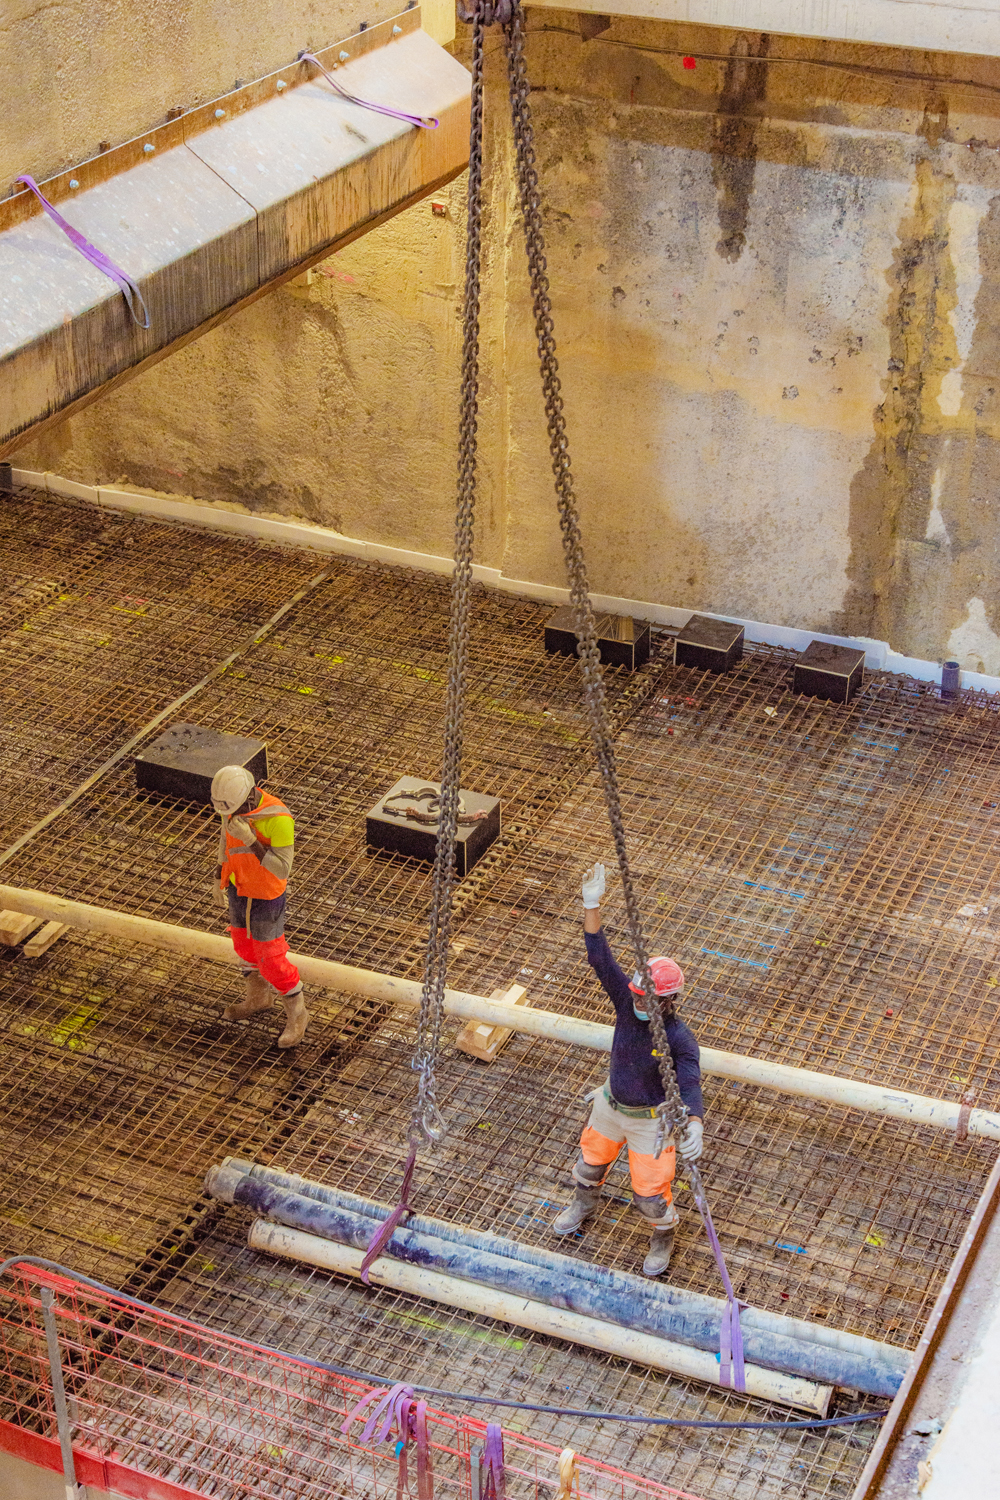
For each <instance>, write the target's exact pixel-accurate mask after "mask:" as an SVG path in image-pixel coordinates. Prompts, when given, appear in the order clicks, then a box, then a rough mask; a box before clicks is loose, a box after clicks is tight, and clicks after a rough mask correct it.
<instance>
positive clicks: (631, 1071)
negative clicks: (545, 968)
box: [552, 864, 704, 1276]
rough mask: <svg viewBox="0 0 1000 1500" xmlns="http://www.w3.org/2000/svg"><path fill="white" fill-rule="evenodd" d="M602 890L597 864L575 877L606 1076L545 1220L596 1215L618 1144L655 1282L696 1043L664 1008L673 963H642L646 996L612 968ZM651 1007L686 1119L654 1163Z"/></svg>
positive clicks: (637, 981)
mask: <svg viewBox="0 0 1000 1500" xmlns="http://www.w3.org/2000/svg"><path fill="white" fill-rule="evenodd" d="M605 885H606V879H605V873H604V866H603V865H600V864H595V865H594V867H593V869H591V870H588V871H587V873H586V875H585V876H584V878H583V929H584V941H585V942H586V945H587V958H588V959H589V961H590V963H591V966H592V967H593V968H594V970H595V971H596V973H597V977H598V979H599V980H600V981H601V985H602V986H603V988H604V991H605V993H606V994H607V996H608V999H609V1000H610V1001H611V1003H612V1005H613V1006H614V1008H615V1017H616V1019H615V1029H614V1037H613V1039H612V1043H611V1071H610V1074H609V1077H608V1079H607V1081H606V1082H605V1083H603V1084H602V1085H601V1086H600V1088H597V1089H595V1090H594V1092H593V1094H591V1095H590V1098H591V1101H592V1107H591V1111H590V1118H589V1120H588V1121H587V1124H586V1126H585V1128H584V1131H583V1135H582V1136H581V1137H580V1155H579V1157H578V1159H577V1162H576V1165H575V1166H574V1168H573V1181H574V1183H575V1186H576V1192H575V1196H574V1199H573V1202H572V1203H571V1204H569V1206H568V1207H567V1208H564V1209H563V1210H562V1212H561V1213H560V1214H559V1215H558V1217H557V1218H556V1219H555V1220H554V1221H553V1225H552V1228H553V1229H554V1230H555V1232H556V1234H572V1233H573V1232H574V1231H575V1230H578V1229H580V1228H581V1227H582V1225H583V1224H584V1222H585V1221H586V1220H587V1219H588V1218H589V1217H590V1215H591V1214H593V1213H595V1212H596V1210H597V1208H598V1207H599V1205H600V1201H601V1185H602V1184H603V1182H604V1179H605V1178H606V1177H607V1175H608V1172H609V1171H610V1169H611V1166H612V1164H613V1163H614V1162H615V1161H616V1160H617V1158H618V1157H619V1155H620V1154H621V1149H622V1147H623V1146H627V1147H628V1164H629V1175H630V1177H631V1179H632V1202H633V1203H634V1205H635V1207H636V1208H637V1209H638V1210H639V1212H640V1213H641V1214H642V1216H643V1218H645V1219H646V1220H647V1221H648V1222H649V1225H650V1228H651V1231H652V1235H651V1239H650V1246H649V1253H648V1254H647V1256H646V1259H645V1260H644V1262H643V1266H642V1269H643V1271H644V1273H645V1274H646V1275H647V1276H662V1275H663V1273H664V1271H666V1269H667V1267H668V1266H669V1264H670V1255H671V1251H672V1249H673V1239H674V1229H675V1227H676V1225H677V1222H678V1219H677V1210H676V1208H675V1207H674V1204H673V1199H672V1192H671V1189H672V1184H673V1180H674V1172H675V1169H676V1157H677V1148H678V1147H679V1150H680V1154H681V1157H682V1158H683V1159H684V1160H686V1161H697V1159H698V1157H699V1156H700V1155H701V1144H702V1117H703V1114H704V1110H703V1105H702V1097H701V1066H700V1061H699V1052H698V1043H697V1041H696V1040H695V1038H694V1034H693V1032H691V1031H690V1030H689V1028H688V1027H687V1026H685V1025H684V1023H683V1021H680V1020H678V1018H677V1015H676V1012H675V1009H674V1007H675V1006H676V1004H677V1001H678V999H679V997H680V995H681V992H682V991H683V989H684V975H683V973H682V972H681V970H680V968H679V967H678V965H677V964H676V963H675V962H674V960H673V959H672V958H664V957H657V958H652V959H650V961H649V970H650V975H651V977H652V980H653V985H654V987H655V990H656V994H655V996H653V997H652V998H650V997H649V996H648V995H646V994H645V992H644V990H643V984H642V975H641V974H640V973H639V972H638V971H636V973H635V974H634V975H633V977H632V981H631V983H630V982H629V978H628V975H627V974H626V973H625V971H624V969H622V967H621V965H620V964H619V963H618V962H617V961H616V959H615V956H614V954H613V953H612V952H611V948H610V947H609V945H608V940H607V938H606V937H605V935H604V933H603V932H602V931H601V911H600V906H601V897H602V896H603V895H604V891H605ZM656 1004H659V1005H660V1007H661V1009H662V1012H663V1019H664V1022H665V1024H666V1031H667V1042H668V1045H669V1047H670V1055H671V1057H672V1059H673V1064H674V1071H675V1073H676V1075H677V1086H678V1088H679V1089H680V1094H681V1098H682V1099H683V1101H684V1103H685V1104H686V1105H687V1107H688V1112H689V1119H688V1123H687V1127H686V1129H685V1131H684V1133H683V1135H682V1136H681V1139H680V1141H679V1143H677V1146H675V1142H674V1141H673V1139H672V1138H671V1139H668V1140H667V1143H666V1145H665V1146H664V1148H663V1150H662V1151H661V1153H660V1155H659V1156H656V1155H654V1151H655V1142H656V1132H657V1123H658V1121H657V1106H658V1105H660V1104H662V1103H663V1080H662V1078H661V1077H660V1068H659V1062H658V1054H657V1053H656V1051H655V1050H654V1046H653V1034H652V1031H651V1029H650V1025H649V1010H650V1006H651V1005H656Z"/></svg>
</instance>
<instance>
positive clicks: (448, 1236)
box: [222, 1156, 910, 1371]
mask: <svg viewBox="0 0 1000 1500" xmlns="http://www.w3.org/2000/svg"><path fill="white" fill-rule="evenodd" d="M222 1165H223V1167H224V1168H230V1169H232V1170H233V1171H236V1172H240V1173H242V1174H243V1175H244V1176H250V1177H259V1178H260V1179H261V1180H262V1181H264V1182H273V1183H275V1184H276V1185H277V1186H278V1187H287V1188H290V1189H291V1190H292V1192H294V1193H303V1194H304V1195H305V1196H306V1197H307V1198H317V1199H318V1200H319V1202H321V1203H332V1204H335V1205H337V1206H339V1207H341V1208H346V1209H349V1210H350V1211H351V1212H352V1213H359V1214H363V1215H365V1216H366V1217H367V1218H371V1219H373V1220H377V1221H381V1220H383V1219H387V1218H388V1217H389V1214H390V1213H391V1211H392V1210H391V1209H389V1208H386V1207H385V1205H384V1204H382V1203H374V1202H373V1201H372V1200H371V1199H370V1198H362V1197H361V1196H360V1195H359V1194H358V1193H350V1192H347V1191H346V1190H345V1189H344V1188H335V1187H328V1186H327V1185H326V1184H325V1183H321V1182H312V1181H310V1179H309V1178H308V1177H297V1176H294V1175H293V1174H291V1173H289V1172H279V1171H278V1170H277V1169H276V1168H275V1167H261V1166H258V1165H257V1164H256V1163H255V1162H250V1161H243V1160H241V1159H240V1158H238V1157H234V1156H227V1157H226V1158H225V1159H224V1160H223V1163H222ZM407 1224H408V1226H409V1228H410V1229H415V1230H416V1231H417V1232H418V1233H420V1234H430V1235H435V1236H437V1238H439V1239H442V1240H450V1241H455V1242H458V1243H459V1244H463V1245H477V1246H479V1248H480V1249H482V1250H485V1251H487V1252H488V1253H490V1254H494V1255H504V1256H508V1257H510V1258H512V1259H514V1260H523V1261H526V1262H527V1263H528V1264H529V1265H535V1266H545V1267H547V1268H549V1269H550V1270H551V1271H553V1272H554V1273H556V1274H558V1275H561V1276H577V1277H582V1278H584V1279H585V1280H587V1281H589V1282H591V1283H592V1284H594V1283H599V1284H600V1285H602V1286H612V1287H617V1288H618V1289H620V1290H623V1291H626V1292H628V1293H629V1294H630V1295H631V1296H633V1297H639V1298H644V1299H646V1300H650V1301H655V1302H663V1301H667V1302H670V1303H671V1304H673V1305H675V1306H684V1307H687V1306H689V1305H691V1306H698V1307H703V1308H704V1309H705V1311H706V1313H707V1315H709V1316H712V1315H714V1316H720V1315H721V1312H722V1309H723V1307H724V1305H725V1304H724V1303H723V1302H722V1301H721V1300H720V1299H719V1298H717V1297H708V1296H706V1295H705V1294H704V1293H701V1292H692V1291H689V1290H687V1289H681V1288H679V1287H673V1286H671V1285H670V1284H669V1282H664V1281H651V1280H647V1279H646V1278H645V1277H643V1276H633V1275H630V1274H629V1272H627V1271H616V1270H612V1269H611V1267H609V1266H600V1265H594V1264H592V1263H590V1262H588V1261H583V1260H578V1259H576V1258H575V1257H573V1256H570V1255H563V1254H560V1252H559V1251H557V1250H546V1249H545V1248H544V1247H542V1246H540V1245H522V1244H520V1243H519V1242H518V1241H516V1240H510V1239H505V1238H503V1237H502V1236H501V1235H497V1234H493V1233H492V1232H491V1231H489V1230H482V1229H471V1228H467V1227H465V1226H464V1225H459V1224H451V1223H449V1222H448V1221H447V1220H445V1219H433V1218H430V1217H429V1216H427V1215H425V1214H411V1215H410V1217H409V1219H408V1220H407ZM740 1317H741V1323H742V1326H743V1327H753V1328H761V1329H769V1330H770V1331H771V1332H773V1333H777V1334H781V1335H782V1336H783V1337H786V1338H797V1339H800V1340H802V1341H803V1342H805V1343H807V1344H822V1345H823V1346H824V1347H825V1348H830V1349H841V1350H844V1351H846V1352H847V1353H853V1354H858V1355H861V1356H864V1357H870V1356H871V1352H872V1350H873V1349H874V1350H875V1351H877V1358H879V1359H880V1360H881V1359H889V1360H890V1361H891V1362H892V1363H893V1364H894V1365H898V1367H899V1369H900V1370H903V1371H905V1369H906V1367H907V1365H908V1363H909V1359H910V1353H909V1350H908V1349H902V1348H900V1347H899V1346H898V1345H892V1344H883V1343H880V1342H879V1341H878V1340H876V1339H869V1338H865V1337H864V1336H863V1335H862V1334H858V1333H845V1332H844V1331H843V1330H842V1329H840V1328H830V1327H827V1326H826V1325H824V1324H822V1323H809V1322H807V1321H806V1320H805V1319H804V1318H789V1317H787V1316H785V1315H784V1314H782V1313H773V1312H767V1311H766V1310H765V1309H764V1308H760V1307H748V1308H746V1309H745V1310H744V1311H743V1312H742V1313H741V1315H740Z"/></svg>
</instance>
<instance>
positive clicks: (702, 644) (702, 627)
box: [674, 615, 743, 672]
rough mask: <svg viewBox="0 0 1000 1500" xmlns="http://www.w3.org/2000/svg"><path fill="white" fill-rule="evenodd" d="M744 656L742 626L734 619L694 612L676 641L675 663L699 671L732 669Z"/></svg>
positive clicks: (725, 670) (729, 670)
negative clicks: (720, 618) (714, 617)
mask: <svg viewBox="0 0 1000 1500" xmlns="http://www.w3.org/2000/svg"><path fill="white" fill-rule="evenodd" d="M742 659H743V626H742V625H737V624H736V622H735V620H714V619H712V618H711V616H710V615H692V616H691V618H690V620H688V622H687V624H686V625H685V626H684V627H683V628H682V629H681V631H680V632H679V634H678V636H677V640H676V642H675V643H674V662H675V664H676V665H677V666H678V667H694V668H695V669H696V670H697V671H699V672H731V671H732V669H733V667H735V665H736V663H737V662H738V661H742Z"/></svg>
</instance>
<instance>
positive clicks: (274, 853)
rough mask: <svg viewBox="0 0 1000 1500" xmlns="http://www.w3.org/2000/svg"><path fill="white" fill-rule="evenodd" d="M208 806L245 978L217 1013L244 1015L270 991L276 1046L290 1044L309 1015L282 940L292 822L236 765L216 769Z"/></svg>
mask: <svg viewBox="0 0 1000 1500" xmlns="http://www.w3.org/2000/svg"><path fill="white" fill-rule="evenodd" d="M212 806H213V807H214V808H215V810H216V812H217V813H218V814H219V815H220V816H221V818H222V836H221V839H220V841H219V864H218V867H217V869H216V877H217V879H218V899H219V905H220V906H223V907H225V906H227V905H228V907H229V922H230V927H229V931H230V934H231V936H232V939H233V947H234V948H235V949H236V952H237V954H238V955H239V957H240V958H241V959H242V960H243V965H242V968H243V977H244V979H245V980H246V998H245V999H244V1000H241V1001H239V1002H238V1003H237V1004H235V1005H227V1006H226V1008H225V1010H224V1011H223V1012H222V1014H223V1016H224V1017H225V1019H226V1020H227V1021H245V1020H246V1018H247V1016H252V1015H254V1014H255V1013H256V1012H257V1011H258V1010H266V1009H267V1008H268V1006H270V1005H273V1004H274V996H275V992H277V993H278V994H279V995H280V996H281V1000H282V1004H283V1005H284V1007H285V1017H286V1024H285V1029H284V1031H283V1032H282V1033H281V1036H280V1037H279V1038H278V1046H279V1047H294V1046H296V1045H297V1043H299V1042H301V1040H302V1038H303V1036H304V1035H305V1029H306V1026H307V1025H308V1022H309V1013H308V1011H307V1010H306V1007H305V1001H304V1000H303V998H302V980H301V979H300V978H299V971H298V969H297V968H296V967H295V965H294V964H293V963H292V962H291V961H290V960H289V958H288V944H287V942H286V941H285V893H286V889H287V886H288V877H289V875H290V874H291V872H292V855H293V853H294V849H295V822H294V820H293V818H292V815H291V813H290V812H289V811H288V808H287V807H285V805H284V803H283V802H282V801H281V800H280V798H278V797H272V796H271V794H270V792H263V791H261V789H260V787H259V786H255V785H254V779H253V777H252V776H251V774H250V772H249V771H248V770H246V768H245V767H243V766H223V767H222V770H221V771H217V772H216V773H215V776H214V777H213V779H212Z"/></svg>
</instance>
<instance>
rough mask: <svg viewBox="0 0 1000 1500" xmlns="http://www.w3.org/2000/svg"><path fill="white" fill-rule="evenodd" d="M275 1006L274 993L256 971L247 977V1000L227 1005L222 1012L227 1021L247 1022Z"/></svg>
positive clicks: (261, 975)
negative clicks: (261, 1011)
mask: <svg viewBox="0 0 1000 1500" xmlns="http://www.w3.org/2000/svg"><path fill="white" fill-rule="evenodd" d="M273 1004H274V991H273V990H272V988H271V986H270V985H269V984H268V982H267V980H266V979H265V978H264V976H263V974H258V972H257V971H256V969H255V970H254V972H253V973H252V974H248V975H247V993H246V999H245V1000H240V1001H238V1002H237V1004H235V1005H227V1006H226V1008H225V1010H224V1011H223V1012H222V1015H223V1019H224V1020H226V1021H245V1020H246V1018H247V1016H253V1015H256V1013H257V1012H258V1011H259V1010H267V1009H269V1007H270V1006H272V1005H273Z"/></svg>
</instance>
